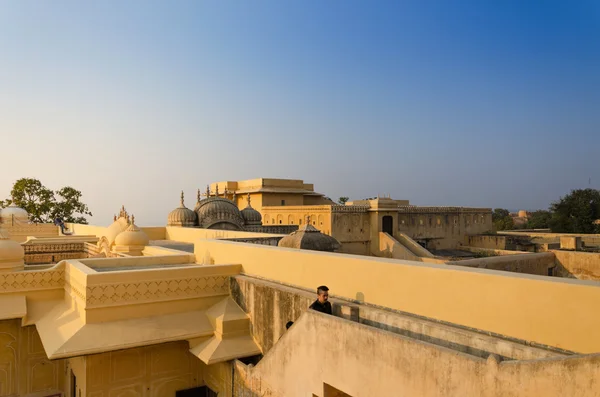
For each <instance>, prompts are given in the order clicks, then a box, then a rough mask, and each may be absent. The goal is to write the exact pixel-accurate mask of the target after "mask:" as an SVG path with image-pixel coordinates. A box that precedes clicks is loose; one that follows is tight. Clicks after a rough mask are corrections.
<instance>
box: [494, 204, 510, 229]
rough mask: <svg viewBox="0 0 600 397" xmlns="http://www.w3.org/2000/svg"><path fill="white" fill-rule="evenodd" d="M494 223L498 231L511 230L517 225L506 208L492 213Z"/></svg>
mask: <svg viewBox="0 0 600 397" xmlns="http://www.w3.org/2000/svg"><path fill="white" fill-rule="evenodd" d="M492 223H493V224H494V228H495V229H496V230H511V229H513V228H514V226H515V223H514V221H513V219H512V217H511V216H510V212H509V211H508V210H505V209H504V208H495V209H494V211H493V212H492Z"/></svg>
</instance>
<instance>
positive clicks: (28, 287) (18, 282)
mask: <svg viewBox="0 0 600 397" xmlns="http://www.w3.org/2000/svg"><path fill="white" fill-rule="evenodd" d="M64 279H65V270H64V266H61V267H60V268H59V269H48V270H40V271H26V272H15V273H0V293H7V292H25V291H32V290H44V289H54V288H62V287H63V285H64Z"/></svg>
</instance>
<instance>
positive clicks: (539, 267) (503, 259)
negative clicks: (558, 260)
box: [447, 252, 555, 276]
mask: <svg viewBox="0 0 600 397" xmlns="http://www.w3.org/2000/svg"><path fill="white" fill-rule="evenodd" d="M447 264H448V265H455V266H465V267H477V268H481V269H490V270H502V271H506V272H513V273H525V274H536V275H538V276H549V275H552V274H553V269H554V266H555V257H554V254H553V253H551V252H541V253H537V254H534V253H531V254H530V253H524V254H516V255H502V256H492V257H487V258H475V259H466V260H462V261H451V262H447Z"/></svg>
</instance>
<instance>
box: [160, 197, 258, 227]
mask: <svg viewBox="0 0 600 397" xmlns="http://www.w3.org/2000/svg"><path fill="white" fill-rule="evenodd" d="M247 200H248V205H247V206H246V208H244V209H243V210H241V211H240V210H239V208H238V207H237V205H236V203H235V202H234V201H235V194H234V201H232V200H229V199H228V198H226V196H225V195H223V197H220V196H219V195H218V191H217V193H216V195H215V196H211V195H210V192H209V191H208V190H207V193H206V198H205V199H201V197H200V190H198V201H197V202H196V206H195V207H194V210H191V209H189V208H187V207H186V206H185V204H184V196H183V192H181V202H180V205H179V207H177V208H175V209H174V210H173V211H171V212H170V213H169V217H168V220H167V225H168V226H183V227H194V226H198V227H201V228H204V229H226V230H243V229H244V227H245V226H260V225H262V216H261V214H260V212H258V211H257V210H255V209H254V208H252V205H251V204H250V194H248V198H247Z"/></svg>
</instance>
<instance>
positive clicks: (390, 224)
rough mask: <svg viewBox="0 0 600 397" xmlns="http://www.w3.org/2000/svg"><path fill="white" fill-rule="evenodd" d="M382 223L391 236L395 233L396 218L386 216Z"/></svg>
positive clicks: (384, 230) (383, 229)
mask: <svg viewBox="0 0 600 397" xmlns="http://www.w3.org/2000/svg"><path fill="white" fill-rule="evenodd" d="M381 225H382V231H383V232H384V233H387V234H389V235H390V236H393V235H394V218H392V217H391V216H389V215H386V216H384V217H383V219H382V222H381Z"/></svg>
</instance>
